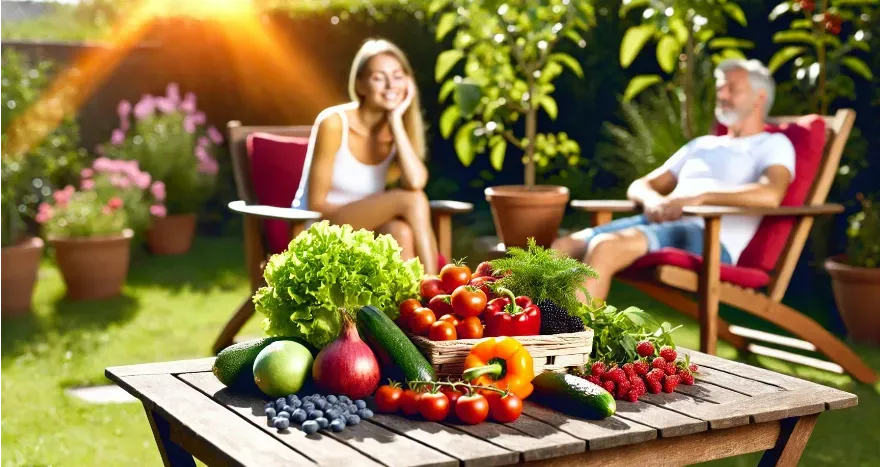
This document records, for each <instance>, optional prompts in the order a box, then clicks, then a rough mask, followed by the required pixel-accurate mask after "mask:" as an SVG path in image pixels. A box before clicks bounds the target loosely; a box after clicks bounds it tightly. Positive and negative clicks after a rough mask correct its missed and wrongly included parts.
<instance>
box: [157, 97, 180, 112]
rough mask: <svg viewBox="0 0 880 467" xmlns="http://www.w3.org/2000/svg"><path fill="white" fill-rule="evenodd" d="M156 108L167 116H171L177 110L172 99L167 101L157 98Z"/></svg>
mask: <svg viewBox="0 0 880 467" xmlns="http://www.w3.org/2000/svg"><path fill="white" fill-rule="evenodd" d="M156 108H157V109H159V111H160V112H162V113H165V114H170V113H171V112H174V111H175V110H177V104H176V103H175V102H174V101H172V100H171V99H166V98H164V97H158V98H156Z"/></svg>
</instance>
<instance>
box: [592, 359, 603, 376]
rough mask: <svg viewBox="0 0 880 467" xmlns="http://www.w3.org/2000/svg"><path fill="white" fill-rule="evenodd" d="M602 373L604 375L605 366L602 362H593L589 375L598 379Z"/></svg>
mask: <svg viewBox="0 0 880 467" xmlns="http://www.w3.org/2000/svg"><path fill="white" fill-rule="evenodd" d="M602 373H605V364H604V363H602V362H594V363H593V366H592V367H590V374H592V375H593V376H595V377H599V376H602Z"/></svg>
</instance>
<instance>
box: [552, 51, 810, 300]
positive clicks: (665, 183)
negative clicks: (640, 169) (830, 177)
mask: <svg viewBox="0 0 880 467" xmlns="http://www.w3.org/2000/svg"><path fill="white" fill-rule="evenodd" d="M715 79H716V99H717V102H716V107H715V117H716V118H717V120H718V122H719V123H721V124H723V125H725V126H726V127H727V128H728V133H727V134H726V135H724V136H713V135H707V136H701V137H698V138H696V139H694V140H692V141H690V142H689V143H688V144H686V145H685V146H684V147H682V148H681V149H679V150H678V151H677V152H676V153H675V154H673V155H672V157H670V158H669V159H668V160H667V161H666V162H665V163H664V164H663V165H662V166H661V167H659V168H657V169H656V170H654V171H653V172H651V173H649V174H647V175H645V176H643V177H642V178H640V179H638V180H636V181H634V182H633V183H632V184H631V185H630V186H629V189H628V190H627V197H628V198H629V199H631V200H633V201H635V202H636V203H637V204H639V205H640V206H641V207H642V208H643V214H641V215H637V216H632V217H627V218H622V219H617V220H615V221H612V222H610V223H608V224H605V225H602V226H598V227H594V228H589V229H585V230H581V231H579V232H575V233H573V234H571V235H569V236H567V237H562V238H559V239H558V240H557V241H556V242H554V244H553V248H554V249H555V250H557V251H560V252H562V253H565V254H567V255H569V256H572V257H577V258H583V260H584V262H585V263H587V264H589V265H590V266H592V267H593V268H594V269H595V270H596V272H597V273H598V274H599V279H598V280H595V279H591V280H588V281H587V283H586V287H587V290H588V291H589V292H590V295H591V296H592V297H594V298H598V299H602V300H605V299H606V297H607V295H608V289H609V287H610V286H611V279H612V277H613V276H614V274H616V273H617V272H618V271H621V270H622V269H625V268H626V267H627V266H629V265H630V264H632V263H633V262H634V261H635V260H637V259H638V258H639V257H641V256H643V255H645V254H646V253H649V252H653V251H657V250H659V249H660V248H663V247H674V248H679V249H682V250H686V251H689V252H692V253H695V254H697V255H701V254H702V251H703V220H702V218H700V217H697V216H682V208H683V207H684V206H696V205H716V206H718V205H721V206H759V207H775V206H779V204H780V202H781V201H782V198H783V197H784V196H785V192H786V190H787V189H788V186H789V183H791V180H792V179H793V178H794V167H795V154H794V146H792V144H791V142H790V141H789V140H788V138H787V137H786V136H784V135H782V134H778V133H777V134H771V133H767V132H765V131H764V123H765V119H766V118H767V115H768V113H769V111H770V108H771V107H772V106H773V97H774V90H775V85H774V82H773V79H772V77H771V75H770V72H769V70H768V69H767V68H766V67H764V66H763V65H762V64H761V63H760V62H758V61H756V60H748V61H746V60H728V61H725V62H723V63H721V64H720V65H719V66H718V68H717V69H716V70H715ZM760 222H761V217H760V216H724V217H722V220H721V246H722V250H721V261H722V262H724V263H727V264H736V262H737V261H738V259H739V256H740V254H741V253H742V251H743V249H745V247H746V245H748V243H749V241H750V240H751V238H752V236H753V235H754V234H755V231H757V229H758V224H759V223H760ZM581 298H582V299H583V297H581Z"/></svg>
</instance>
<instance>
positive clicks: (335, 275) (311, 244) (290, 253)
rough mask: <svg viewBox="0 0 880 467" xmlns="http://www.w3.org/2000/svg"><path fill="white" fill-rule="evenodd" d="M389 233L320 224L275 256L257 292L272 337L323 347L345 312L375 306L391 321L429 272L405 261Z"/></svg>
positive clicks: (415, 262)
mask: <svg viewBox="0 0 880 467" xmlns="http://www.w3.org/2000/svg"><path fill="white" fill-rule="evenodd" d="M400 252H401V248H400V245H398V244H397V242H396V241H395V240H394V238H393V237H391V236H390V235H375V234H374V233H373V232H371V231H368V230H364V229H361V230H354V229H352V228H351V226H348V225H343V226H339V225H331V224H330V223H329V222H327V221H322V222H317V223H315V224H312V226H311V227H310V228H309V229H308V230H306V231H305V232H303V233H302V234H300V235H299V236H297V237H296V238H295V239H293V240H292V241H291V242H290V244H289V245H288V247H287V249H286V250H285V251H283V252H281V253H278V254H276V255H273V256H272V258H270V259H269V262H268V263H267V265H266V268H265V269H264V271H263V277H264V278H265V280H266V286H264V287H261V288H260V289H259V290H257V292H256V293H255V294H254V297H253V301H254V305H255V307H256V310H257V311H258V312H259V313H262V314H263V315H265V316H266V317H265V319H264V320H263V330H264V331H265V332H266V334H268V335H269V336H293V337H299V338H302V339H305V340H306V341H308V342H309V343H310V344H312V345H314V346H315V347H317V348H319V349H320V348H323V347H324V346H325V345H327V344H328V343H329V342H330V341H332V340H333V339H335V338H336V336H337V335H338V334H339V331H340V329H341V328H342V316H341V314H340V310H345V311H348V312H354V311H355V310H357V309H358V308H360V307H362V306H365V305H373V306H375V307H376V308H378V309H380V310H382V311H383V312H385V314H387V315H388V316H389V317H390V318H391V319H396V318H397V315H398V313H399V312H398V304H400V302H402V301H404V300H406V299H407V298H412V297H415V296H418V291H419V280H420V279H421V277H422V275H423V273H424V269H423V267H422V264H421V262H420V261H419V260H418V259H417V258H413V259H411V260H407V261H403V259H401V257H400Z"/></svg>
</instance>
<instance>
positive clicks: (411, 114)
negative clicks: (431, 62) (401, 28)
mask: <svg viewBox="0 0 880 467" xmlns="http://www.w3.org/2000/svg"><path fill="white" fill-rule="evenodd" d="M382 54H388V55H391V56H392V57H394V58H396V59H397V60H398V61H399V62H400V65H401V66H402V67H403V70H404V71H405V72H406V74H407V75H409V77H410V79H413V88H414V89H415V95H413V98H412V102H411V103H410V105H409V108H408V109H406V112H404V113H403V126H404V128H406V135H407V136H408V137H409V141H410V144H412V147H413V150H414V151H415V152H416V155H417V156H418V157H419V159H422V160H425V123H424V121H423V120H422V106H421V103H420V102H419V89H418V87H417V86H415V76H414V75H413V69H412V66H411V65H410V63H409V60H408V59H407V58H406V55H405V54H404V53H403V51H402V50H400V48H399V47H397V46H396V45H394V44H392V43H391V42H389V41H387V40H385V39H369V40H367V41H366V42H364V44H363V45H362V46H361V48H360V50H358V52H357V54H355V56H354V60H353V62H352V64H351V71H350V73H349V76H348V95H349V98H351V100H353V101H360V100H361V99H362V98H363V97H362V96H360V95H358V93H357V90H356V89H355V84H356V83H357V81H358V80H359V79H360V78H362V77H363V73H364V71H365V70H366V68H367V63H369V62H370V59H371V58H373V57H375V56H377V55H382ZM389 172H395V173H396V174H397V176H399V169H398V168H396V167H395V170H390V171H389ZM394 178H397V177H394Z"/></svg>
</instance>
